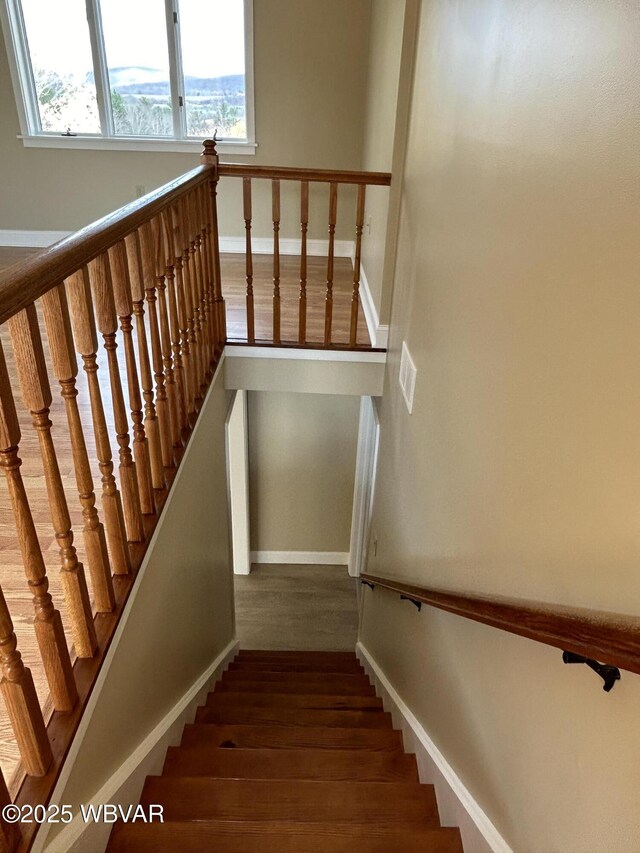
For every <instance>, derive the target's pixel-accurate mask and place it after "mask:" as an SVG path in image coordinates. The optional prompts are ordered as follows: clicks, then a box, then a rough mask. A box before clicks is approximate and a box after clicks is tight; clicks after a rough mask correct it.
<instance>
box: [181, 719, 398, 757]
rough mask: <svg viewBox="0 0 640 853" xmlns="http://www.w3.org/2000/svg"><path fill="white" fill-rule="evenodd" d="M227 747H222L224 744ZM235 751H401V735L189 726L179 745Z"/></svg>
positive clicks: (381, 731)
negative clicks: (215, 747) (235, 748)
mask: <svg viewBox="0 0 640 853" xmlns="http://www.w3.org/2000/svg"><path fill="white" fill-rule="evenodd" d="M225 744H226V745H227V746H224V745H225ZM214 745H215V746H219V747H223V748H233V747H237V748H238V749H350V750H375V751H381V750H383V751H387V750H402V735H401V734H400V732H398V731H393V730H389V729H342V728H337V727H332V728H318V727H313V726H309V727H305V726H300V727H293V726H233V725H227V726H214V725H188V726H185V729H184V733H183V735H182V746H185V747H199V746H205V747H206V746H214Z"/></svg>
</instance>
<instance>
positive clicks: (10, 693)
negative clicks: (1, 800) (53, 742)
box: [0, 588, 53, 776]
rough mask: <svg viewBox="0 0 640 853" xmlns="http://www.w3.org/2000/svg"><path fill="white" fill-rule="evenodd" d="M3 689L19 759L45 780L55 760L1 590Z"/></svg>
mask: <svg viewBox="0 0 640 853" xmlns="http://www.w3.org/2000/svg"><path fill="white" fill-rule="evenodd" d="M0 668H1V669H2V682H1V683H0V689H1V690H2V696H3V699H4V703H5V705H6V707H7V714H8V715H9V720H10V721H11V728H12V729H13V734H14V735H15V739H16V741H17V743H18V749H19V750H20V758H21V759H22V763H23V764H24V767H25V770H26V771H27V773H29V774H30V775H31V776H44V775H45V773H46V772H47V769H48V767H49V765H50V764H51V761H52V759H53V756H52V754H51V746H50V745H49V738H48V737H47V730H46V728H45V725H44V719H43V717H42V711H41V710H40V705H39V704H38V697H37V695H36V688H35V687H34V684H33V678H32V676H31V671H30V670H29V669H27V667H25V665H24V663H23V662H22V655H21V654H20V652H19V651H18V643H17V640H16V635H15V633H14V631H13V622H12V621H11V615H10V613H9V608H8V607H7V602H6V601H5V598H4V593H3V592H2V588H0Z"/></svg>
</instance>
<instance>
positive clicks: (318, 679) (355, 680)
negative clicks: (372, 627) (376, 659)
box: [222, 669, 371, 692]
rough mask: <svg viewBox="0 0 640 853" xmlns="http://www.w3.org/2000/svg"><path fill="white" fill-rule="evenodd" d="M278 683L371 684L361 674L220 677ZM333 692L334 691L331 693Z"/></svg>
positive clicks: (247, 673) (236, 674) (241, 673)
mask: <svg viewBox="0 0 640 853" xmlns="http://www.w3.org/2000/svg"><path fill="white" fill-rule="evenodd" d="M239 681H240V682H247V681H251V682H255V681H260V682H278V683H284V684H306V683H309V682H311V683H316V684H331V685H336V684H352V685H353V684H364V685H365V686H366V687H370V686H371V682H370V681H369V679H368V678H367V676H366V675H365V673H363V672H333V673H331V672H308V671H306V672H305V671H300V672H270V671H268V670H260V671H257V670H246V669H237V670H227V671H226V672H225V673H224V675H223V676H222V682H224V683H226V684H229V683H231V682H233V683H237V682H239ZM333 692H335V690H334V691H333Z"/></svg>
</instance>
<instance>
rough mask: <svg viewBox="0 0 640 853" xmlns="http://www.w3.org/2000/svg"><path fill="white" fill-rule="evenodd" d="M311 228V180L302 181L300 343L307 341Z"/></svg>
mask: <svg viewBox="0 0 640 853" xmlns="http://www.w3.org/2000/svg"><path fill="white" fill-rule="evenodd" d="M308 228H309V181H301V182H300V310H299V313H298V317H299V321H298V343H299V344H305V343H306V342H307V230H308Z"/></svg>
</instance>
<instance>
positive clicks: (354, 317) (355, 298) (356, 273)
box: [349, 184, 367, 347]
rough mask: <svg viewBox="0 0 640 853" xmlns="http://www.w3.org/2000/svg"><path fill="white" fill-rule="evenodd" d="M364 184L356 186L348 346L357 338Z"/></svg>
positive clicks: (365, 187) (354, 344)
mask: <svg viewBox="0 0 640 853" xmlns="http://www.w3.org/2000/svg"><path fill="white" fill-rule="evenodd" d="M366 189H367V186H366V184H360V186H359V187H358V202H357V206H356V252H355V257H354V259H353V294H352V296H351V331H350V334H349V346H352V347H355V346H356V343H357V339H358V308H359V306H360V258H361V257H362V229H363V227H364V201H365V192H366Z"/></svg>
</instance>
